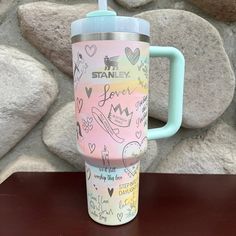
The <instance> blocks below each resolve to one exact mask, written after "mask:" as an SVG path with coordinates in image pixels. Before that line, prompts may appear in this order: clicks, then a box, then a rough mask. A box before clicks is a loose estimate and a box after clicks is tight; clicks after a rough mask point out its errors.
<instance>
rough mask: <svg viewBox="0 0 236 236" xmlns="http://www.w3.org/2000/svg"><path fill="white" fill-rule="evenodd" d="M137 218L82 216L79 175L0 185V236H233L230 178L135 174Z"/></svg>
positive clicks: (19, 176)
mask: <svg viewBox="0 0 236 236" xmlns="http://www.w3.org/2000/svg"><path fill="white" fill-rule="evenodd" d="M140 184H141V186H140V206H139V213H138V217H136V218H135V220H133V221H132V222H131V223H128V224H126V225H123V226H118V227H109V226H102V225H99V224H97V223H95V222H93V221H92V220H91V219H90V218H89V216H88V214H87V203H86V192H85V191H86V189H85V177H84V173H16V174H14V175H12V176H11V177H10V178H9V179H8V180H6V181H5V182H4V183H2V184H1V185H0V236H8V235H17V236H21V235H22V236H27V235H30V236H34V235H41V236H54V235H55V236H56V235H57V236H71V235H72V236H73V235H75V236H80V235H81V236H108V235H109V236H123V235H125V236H139V235H142V236H149V235H155V236H236V176H223V175H204V176H203V175H171V174H141V179H140Z"/></svg>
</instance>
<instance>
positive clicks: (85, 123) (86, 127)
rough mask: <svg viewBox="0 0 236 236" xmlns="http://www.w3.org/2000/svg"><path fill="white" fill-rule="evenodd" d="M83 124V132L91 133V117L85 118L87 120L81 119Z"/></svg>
mask: <svg viewBox="0 0 236 236" xmlns="http://www.w3.org/2000/svg"><path fill="white" fill-rule="evenodd" d="M82 122H83V130H84V131H85V132H86V133H88V132H89V131H91V130H92V129H93V125H92V122H93V118H92V117H87V119H86V120H85V119H83V120H82Z"/></svg>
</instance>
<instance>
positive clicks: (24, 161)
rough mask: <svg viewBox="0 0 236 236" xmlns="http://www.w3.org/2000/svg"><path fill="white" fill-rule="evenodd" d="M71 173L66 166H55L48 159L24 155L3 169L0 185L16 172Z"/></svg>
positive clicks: (0, 174) (0, 172)
mask: <svg viewBox="0 0 236 236" xmlns="http://www.w3.org/2000/svg"><path fill="white" fill-rule="evenodd" d="M58 171H61V172H63V171H70V169H68V168H66V167H65V166H61V165H55V163H51V162H50V161H48V160H46V159H42V158H40V157H36V156H26V155H22V156H19V157H17V158H16V159H14V160H13V161H11V162H10V163H9V164H8V165H6V166H4V167H1V171H0V183H2V182H3V181H4V180H6V179H7V178H8V177H9V176H10V175H12V174H13V173H16V172H58Z"/></svg>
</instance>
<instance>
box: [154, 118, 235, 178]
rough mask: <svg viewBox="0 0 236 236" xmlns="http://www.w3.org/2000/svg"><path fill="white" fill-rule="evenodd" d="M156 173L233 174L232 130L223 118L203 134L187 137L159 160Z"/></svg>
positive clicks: (233, 136) (233, 145)
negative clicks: (165, 156) (164, 157)
mask: <svg viewBox="0 0 236 236" xmlns="http://www.w3.org/2000/svg"><path fill="white" fill-rule="evenodd" d="M156 171H157V172H165V173H197V174H236V130H234V129H233V128H232V127H230V126H228V125H227V124H226V123H224V122H223V121H219V122H218V123H217V124H216V125H214V126H213V127H211V128H210V129H209V130H208V131H207V132H206V133H205V135H201V136H197V137H195V138H188V139H186V140H184V141H182V142H180V143H179V144H177V145H176V147H175V148H174V149H173V151H172V152H171V153H170V154H169V155H168V156H167V158H166V159H164V160H162V161H161V162H159V165H158V167H157V170H156Z"/></svg>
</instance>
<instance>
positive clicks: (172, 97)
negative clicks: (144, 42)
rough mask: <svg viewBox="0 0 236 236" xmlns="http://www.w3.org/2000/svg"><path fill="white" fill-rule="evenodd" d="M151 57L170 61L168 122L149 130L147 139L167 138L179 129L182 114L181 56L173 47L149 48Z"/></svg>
mask: <svg viewBox="0 0 236 236" xmlns="http://www.w3.org/2000/svg"><path fill="white" fill-rule="evenodd" d="M150 56H151V57H167V58H169V59H170V83H169V101H168V122H167V124H166V125H165V126H163V127H161V128H155V129H149V130H148V139H149V140H152V139H159V138H167V137H170V136H172V135H174V134H175V133H176V132H177V131H178V130H179V128H180V126H181V123H182V113H183V92H184V68H185V60H184V56H183V54H182V53H181V52H180V51H179V50H178V49H176V48H173V47H157V46H151V47H150Z"/></svg>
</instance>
